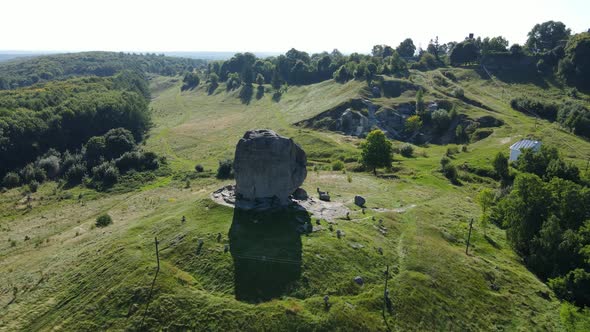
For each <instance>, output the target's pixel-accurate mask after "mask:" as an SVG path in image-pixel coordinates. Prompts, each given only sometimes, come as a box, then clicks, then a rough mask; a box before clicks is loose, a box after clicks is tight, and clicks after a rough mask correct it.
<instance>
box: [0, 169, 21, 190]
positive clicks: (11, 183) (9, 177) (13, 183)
mask: <svg viewBox="0 0 590 332" xmlns="http://www.w3.org/2000/svg"><path fill="white" fill-rule="evenodd" d="M19 184H20V176H18V174H16V173H15V172H8V173H6V175H5V176H4V179H3V180H2V185H3V186H5V187H6V188H14V187H17V186H18V185H19Z"/></svg>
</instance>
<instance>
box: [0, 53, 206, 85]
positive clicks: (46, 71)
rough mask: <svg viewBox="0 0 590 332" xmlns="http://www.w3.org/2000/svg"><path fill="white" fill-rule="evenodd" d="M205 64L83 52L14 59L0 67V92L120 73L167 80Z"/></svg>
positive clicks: (122, 54)
mask: <svg viewBox="0 0 590 332" xmlns="http://www.w3.org/2000/svg"><path fill="white" fill-rule="evenodd" d="M204 64H205V60H197V59H189V58H180V57H170V56H165V55H163V54H155V53H150V54H134V53H123V52H119V53H117V52H82V53H64V54H52V55H43V56H37V57H32V58H30V57H26V58H16V59H12V60H8V61H3V62H1V63H0V90H6V89H15V88H18V87H25V86H29V85H33V84H35V83H39V82H45V81H50V80H55V79H64V78H69V77H75V76H87V75H95V76H101V77H104V76H112V75H114V74H116V73H118V72H120V71H122V70H133V71H136V72H140V73H152V74H159V75H165V76H170V75H177V74H179V73H182V72H184V71H187V70H192V68H196V67H199V66H203V65H204Z"/></svg>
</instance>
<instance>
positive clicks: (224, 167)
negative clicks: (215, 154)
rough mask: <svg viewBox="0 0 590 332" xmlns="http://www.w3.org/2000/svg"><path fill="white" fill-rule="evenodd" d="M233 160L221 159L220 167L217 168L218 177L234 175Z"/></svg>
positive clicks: (223, 177)
mask: <svg viewBox="0 0 590 332" xmlns="http://www.w3.org/2000/svg"><path fill="white" fill-rule="evenodd" d="M233 175H234V174H233V160H231V159H226V160H220V161H219V167H218V168H217V175H216V176H217V178H218V179H230V178H232V177H233Z"/></svg>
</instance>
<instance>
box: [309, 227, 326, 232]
mask: <svg viewBox="0 0 590 332" xmlns="http://www.w3.org/2000/svg"><path fill="white" fill-rule="evenodd" d="M324 229H325V228H324V227H323V226H313V228H312V232H319V231H323V230H324Z"/></svg>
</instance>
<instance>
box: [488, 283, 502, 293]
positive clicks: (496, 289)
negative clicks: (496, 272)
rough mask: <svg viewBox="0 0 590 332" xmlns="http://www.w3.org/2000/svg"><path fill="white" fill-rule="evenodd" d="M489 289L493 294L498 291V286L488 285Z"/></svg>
mask: <svg viewBox="0 0 590 332" xmlns="http://www.w3.org/2000/svg"><path fill="white" fill-rule="evenodd" d="M490 289H491V290H493V291H495V292H498V291H500V286H498V285H496V284H490Z"/></svg>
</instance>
